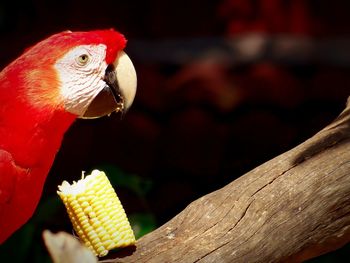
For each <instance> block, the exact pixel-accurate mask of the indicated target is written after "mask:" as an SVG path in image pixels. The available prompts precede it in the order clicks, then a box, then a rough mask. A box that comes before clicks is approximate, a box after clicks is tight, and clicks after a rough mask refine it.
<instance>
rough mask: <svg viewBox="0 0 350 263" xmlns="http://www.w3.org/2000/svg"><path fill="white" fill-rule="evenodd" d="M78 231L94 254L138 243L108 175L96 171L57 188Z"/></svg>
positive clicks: (105, 253)
mask: <svg viewBox="0 0 350 263" xmlns="http://www.w3.org/2000/svg"><path fill="white" fill-rule="evenodd" d="M58 189H59V191H57V193H58V195H59V196H60V198H61V199H62V201H63V203H64V205H65V206H66V208H67V212H68V215H69V218H70V220H71V222H72V224H73V227H74V230H75V232H76V233H77V234H78V236H79V237H80V239H81V240H82V241H83V243H84V244H85V245H86V246H87V247H88V248H90V249H91V250H92V251H93V252H94V253H95V255H97V256H100V257H102V256H105V255H107V254H108V251H109V250H111V249H113V248H118V247H125V246H129V245H134V244H135V236H134V233H133V231H132V229H131V226H130V223H129V221H128V219H127V217H126V214H125V211H124V209H123V206H122V205H121V203H120V201H119V198H118V196H117V194H116V193H115V191H114V189H113V187H112V185H111V184H110V182H109V180H108V178H107V176H106V174H105V173H104V172H102V171H99V170H94V171H92V173H91V174H90V175H88V176H86V177H85V178H84V176H83V178H82V179H81V180H79V181H78V182H73V184H69V183H68V182H67V181H64V182H63V183H62V185H60V186H58Z"/></svg>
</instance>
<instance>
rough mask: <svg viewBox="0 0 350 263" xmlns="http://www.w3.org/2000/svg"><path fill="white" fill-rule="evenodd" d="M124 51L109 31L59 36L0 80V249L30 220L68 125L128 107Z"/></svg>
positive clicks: (130, 70) (132, 83)
mask: <svg viewBox="0 0 350 263" xmlns="http://www.w3.org/2000/svg"><path fill="white" fill-rule="evenodd" d="M125 45H126V40H125V38H124V36H123V35H122V34H120V33H118V32H116V31H114V30H112V29H111V30H96V31H90V32H70V31H65V32H62V33H59V34H55V35H53V36H51V37H49V38H47V39H45V40H43V41H41V42H39V43H38V44H36V45H34V46H33V47H31V48H29V49H27V50H26V51H25V52H24V53H23V54H22V55H21V56H20V57H19V58H17V59H16V60H15V61H13V62H12V63H11V64H9V65H8V66H7V67H6V68H5V69H3V70H2V72H1V73H0V244H1V243H3V242H4V241H5V240H6V239H7V238H8V237H9V236H10V235H11V234H12V233H13V232H14V231H16V230H17V229H18V228H19V227H21V226H22V225H23V224H24V223H25V222H26V221H27V220H28V219H29V218H30V217H31V216H32V214H33V212H34V210H35V208H36V206H37V204H38V202H39V199H40V196H41V193H42V188H43V185H44V182H45V179H46V176H47V174H48V172H49V170H50V168H51V165H52V163H53V160H54V158H55V154H56V153H57V151H58V149H59V147H60V145H61V141H62V138H63V135H64V133H65V132H66V130H67V129H68V128H69V126H70V125H71V124H72V122H73V121H74V120H75V119H76V118H97V117H100V116H104V115H107V114H110V113H111V112H113V111H125V110H126V109H128V108H129V107H130V105H131V104H132V102H133V100H134V97H135V92H136V73H135V69H134V67H133V65H132V63H131V61H130V59H129V57H128V56H127V55H126V54H125V53H124V52H123V49H124V47H125Z"/></svg>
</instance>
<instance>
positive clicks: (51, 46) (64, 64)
mask: <svg viewBox="0 0 350 263" xmlns="http://www.w3.org/2000/svg"><path fill="white" fill-rule="evenodd" d="M125 45H126V40H125V38H124V36H123V35H122V34H120V33H119V32H117V31H114V30H112V29H111V30H96V31H89V32H71V31H65V32H62V33H59V34H55V35H52V36H51V37H49V38H47V39H45V40H43V41H41V42H39V43H38V44H36V45H35V46H33V47H31V48H29V49H27V51H26V52H25V53H24V54H23V55H22V56H21V57H20V58H19V59H17V60H16V61H15V62H14V63H15V64H16V66H15V67H8V68H9V69H11V68H15V69H16V72H7V75H12V74H17V75H16V79H17V80H18V82H21V83H20V84H22V83H25V85H18V86H20V87H21V86H26V90H25V94H26V96H27V99H28V100H29V101H30V104H31V106H33V107H34V108H45V109H50V110H54V111H57V110H59V111H65V112H68V113H71V114H73V115H75V116H77V117H78V118H98V117H101V116H104V115H108V114H110V113H112V112H114V111H117V112H124V111H126V110H127V109H128V108H129V107H130V106H131V104H132V102H133V100H134V97H135V93H136V83H137V80H136V73H135V69H134V66H133V64H132V62H131V60H130V59H129V57H128V56H127V55H126V53H125V52H124V51H123V49H124V48H125ZM18 69H23V70H18ZM12 79H13V78H12Z"/></svg>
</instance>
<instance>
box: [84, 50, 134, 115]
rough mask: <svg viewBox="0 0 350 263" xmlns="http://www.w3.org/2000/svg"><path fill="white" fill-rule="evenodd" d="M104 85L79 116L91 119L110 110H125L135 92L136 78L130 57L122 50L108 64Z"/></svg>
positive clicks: (108, 112) (107, 113) (106, 113)
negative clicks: (111, 62)
mask: <svg viewBox="0 0 350 263" xmlns="http://www.w3.org/2000/svg"><path fill="white" fill-rule="evenodd" d="M104 81H105V82H106V86H105V87H104V88H103V89H102V90H101V91H100V93H99V94H98V95H97V96H96V97H95V98H94V100H93V101H92V102H91V103H90V105H89V106H88V108H87V110H86V112H85V113H84V115H83V116H82V117H81V118H84V119H92V118H99V117H102V116H105V115H109V114H111V113H112V112H122V113H123V112H125V111H126V110H127V109H128V108H129V107H130V106H131V104H132V102H133V101H134V98H135V94H136V85H137V78H136V72H135V68H134V66H133V64H132V62H131V60H130V58H129V57H128V56H127V55H126V54H125V53H124V52H123V51H122V52H120V54H119V56H118V58H117V59H116V60H115V61H114V62H113V64H110V65H108V67H107V69H106V72H105V76H104Z"/></svg>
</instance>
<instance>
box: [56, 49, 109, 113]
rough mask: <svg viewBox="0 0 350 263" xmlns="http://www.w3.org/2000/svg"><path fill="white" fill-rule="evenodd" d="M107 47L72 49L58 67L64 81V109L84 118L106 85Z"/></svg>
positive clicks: (58, 62)
mask: <svg viewBox="0 0 350 263" xmlns="http://www.w3.org/2000/svg"><path fill="white" fill-rule="evenodd" d="M105 57H106V46H105V45H103V44H99V45H81V46H78V47H75V48H73V49H71V50H70V51H69V52H68V53H67V54H65V55H64V56H63V57H62V58H61V59H59V60H58V61H57V63H56V64H55V69H56V70H57V72H58V77H59V79H60V81H61V96H62V98H63V101H64V106H65V109H66V110H67V111H68V112H70V113H73V114H76V115H78V116H82V115H83V114H84V113H85V111H86V110H87V108H88V106H89V105H90V103H91V102H92V100H93V99H94V98H95V97H96V96H97V94H98V93H99V92H100V91H101V90H102V89H103V88H104V87H105V86H106V83H105V81H104V80H103V78H104V75H105V70H106V68H107V64H106V62H105Z"/></svg>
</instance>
